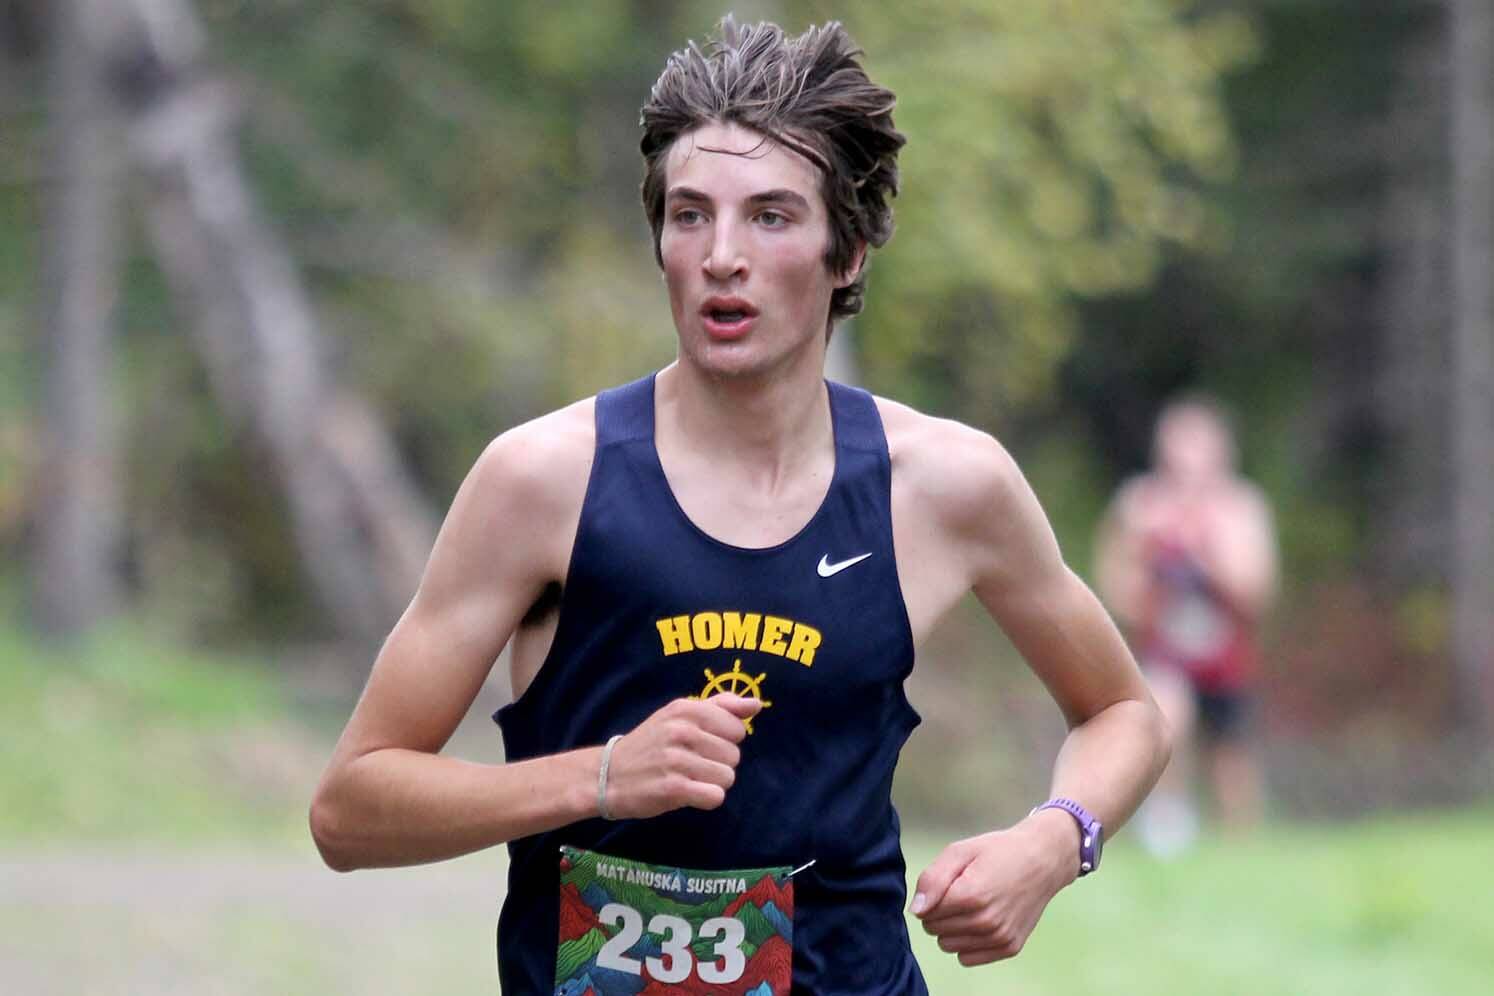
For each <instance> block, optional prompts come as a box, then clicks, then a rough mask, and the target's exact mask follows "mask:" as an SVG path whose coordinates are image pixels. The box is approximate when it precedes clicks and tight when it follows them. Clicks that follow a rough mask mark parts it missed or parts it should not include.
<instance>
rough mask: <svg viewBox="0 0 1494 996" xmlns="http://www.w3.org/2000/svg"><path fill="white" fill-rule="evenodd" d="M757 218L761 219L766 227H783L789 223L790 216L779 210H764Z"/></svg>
mask: <svg viewBox="0 0 1494 996" xmlns="http://www.w3.org/2000/svg"><path fill="white" fill-rule="evenodd" d="M757 220H758V221H760V222H761V223H762V224H763V226H764V227H765V228H782V227H783V226H784V225H787V224H788V217H787V216H786V215H782V214H779V213H778V212H777V211H764V212H762V213H761V214H759V215H758V216H757Z"/></svg>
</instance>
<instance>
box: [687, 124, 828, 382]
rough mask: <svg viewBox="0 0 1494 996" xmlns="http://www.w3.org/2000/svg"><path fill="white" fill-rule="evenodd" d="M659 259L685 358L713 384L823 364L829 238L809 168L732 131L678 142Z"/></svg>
mask: <svg viewBox="0 0 1494 996" xmlns="http://www.w3.org/2000/svg"><path fill="white" fill-rule="evenodd" d="M665 176H666V177H667V184H666V188H665V200H664V226H663V230H662V232H661V235H660V241H659V250H660V255H661V256H662V257H663V260H664V281H665V284H666V285H667V286H668V288H669V306H670V310H671V311H672V313H673V315H674V325H675V329H676V330H677V331H678V333H679V337H680V359H681V360H682V361H683V362H688V363H692V364H694V365H696V366H698V367H699V368H701V369H703V370H705V371H707V372H709V373H712V374H716V375H718V376H751V375H759V376H760V375H762V374H765V373H771V372H773V371H774V370H777V369H780V368H782V367H783V366H784V365H786V364H788V363H791V362H793V361H794V360H795V359H802V361H803V362H818V363H823V353H824V346H825V325H826V321H827V318H828V315H829V312H830V295H831V292H832V291H834V290H835V288H836V287H839V286H844V285H845V284H846V283H849V280H845V279H837V278H835V277H834V276H832V274H831V273H830V272H829V269H828V268H827V267H826V265H825V251H826V248H827V247H828V245H829V240H830V228H829V221H828V218H827V216H826V212H825V205H824V202H823V200H822V199H821V196H820V173H819V168H818V167H816V166H815V165H814V164H813V163H811V162H810V161H809V160H807V159H805V158H804V157H803V156H800V155H799V154H798V153H797V152H794V151H792V150H790V149H786V148H784V147H783V146H781V145H778V144H777V143H775V142H773V141H771V140H769V139H765V138H763V136H762V135H760V134H758V133H757V132H755V131H751V130H750V129H747V128H743V127H740V126H738V125H722V124H707V125H703V126H702V127H700V128H697V129H696V130H695V131H692V132H689V133H687V134H685V135H682V136H680V138H679V139H678V140H677V141H676V142H675V143H674V147H673V148H671V149H670V150H669V156H668V159H667V160H666V161H665Z"/></svg>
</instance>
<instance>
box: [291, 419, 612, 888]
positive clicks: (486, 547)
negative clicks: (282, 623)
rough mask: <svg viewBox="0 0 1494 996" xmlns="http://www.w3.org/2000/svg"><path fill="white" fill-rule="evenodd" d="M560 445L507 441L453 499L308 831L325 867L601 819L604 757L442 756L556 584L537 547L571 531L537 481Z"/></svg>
mask: <svg viewBox="0 0 1494 996" xmlns="http://www.w3.org/2000/svg"><path fill="white" fill-rule="evenodd" d="M541 446H543V447H545V448H546V449H547V450H549V451H552V452H537V451H536V450H537V447H541ZM555 449H557V446H556V445H555V444H554V443H553V442H550V443H547V442H545V441H544V440H543V439H542V438H540V435H539V433H537V432H533V431H526V430H525V429H523V428H521V429H519V430H514V431H512V432H510V433H506V434H505V435H504V436H501V437H499V438H498V439H497V440H495V441H494V442H493V443H492V444H490V445H489V447H488V448H487V450H485V451H484V453H483V454H482V456H481V457H480V458H479V459H478V461H477V463H476V464H475V465H474V467H473V469H472V471H471V473H469V475H468V476H467V479H466V480H465V481H464V482H463V483H462V486H461V488H460V489H459V490H458V492H457V495H456V498H455V499H454V500H453V502H452V506H451V510H450V512H449V513H448V515H447V518H446V521H445V523H443V525H442V527H441V531H440V533H439V535H438V537H437V539H436V544H435V547H434V549H433V551H432V553H431V556H430V560H429V562H428V563H427V565H426V570H425V574H424V576H423V577H422V579H421V583H420V588H419V590H418V591H417V592H416V594H415V597H414V598H413V600H412V601H411V602H410V605H409V607H408V608H407V609H406V610H405V613H404V615H403V616H402V617H401V618H400V620H399V622H398V623H397V624H396V625H395V627H394V629H393V631H392V632H391V633H390V635H389V637H388V639H387V640H386V641H385V643H384V646H383V648H382V650H381V651H380V653H379V655H378V658H377V660H376V661H375V663H374V666H373V670H372V673H371V674H370V676H369V679H368V683H367V686H366V687H365V689H364V692H363V695H362V697H361V698H360V700H359V702H358V704H357V706H356V708H355V709H354V711H353V715H352V718H351V719H350V720H349V721H348V725H347V728H346V729H345V730H344V731H343V734H342V737H341V739H340V740H339V741H338V744H337V747H336V749H335V751H334V753H333V756H332V759H331V761H330V763H329V764H328V766H327V769H326V772H325V773H324V774H323V776H322V780H321V783H320V784H319V785H318V787H317V790H316V795H315V797H314V800H313V803H312V807H311V827H312V834H313V837H314V838H315V840H316V843H317V846H318V848H319V849H320V850H321V852H322V855H323V857H324V859H325V860H326V862H327V863H328V864H329V865H330V866H332V867H333V868H337V869H339V870H347V869H351V868H357V867H368V866H388V865H404V864H416V863H420V862H426V861H436V860H440V859H443V858H449V857H454V856H456V855H459V854H464V853H467V852H470V851H475V850H479V849H481V848H484V847H488V846H491V845H493V844H497V843H501V842H503V841H506V840H510V839H512V838H514V837H518V836H522V835H524V834H528V833H534V832H537V831H540V830H544V829H548V828H552V827H555V826H561V825H564V824H566V823H569V822H572V821H574V820H577V819H582V818H585V817H587V816H590V815H595V808H596V774H597V769H598V766H599V763H600V750H599V749H598V748H591V749H587V750H579V751H573V752H570V753H567V754H561V755H557V756H553V757H545V758H539V759H535V760H530V761H523V762H518V763H514V764H503V765H490V764H476V763H471V762H468V761H463V760H459V759H456V758H450V757H442V756H440V755H439V754H438V752H439V751H440V750H441V748H442V747H443V746H444V745H445V744H446V741H447V740H448V738H449V737H450V736H451V734H452V731H454V730H455V729H456V726H457V724H458V723H459V722H460V721H461V719H462V717H463V716H464V715H465V714H466V712H467V710H468V708H469V707H470V706H471V704H472V702H473V700H474V698H475V697H476V695H477V692H478V690H479V689H480V687H481V686H482V683H483V680H484V679H485V678H486V676H487V674H488V672H489V671H490V670H491V668H492V665H493V662H494V661H495V660H496V659H497V658H498V655H499V654H500V653H501V652H502V650H503V647H504V645H505V644H506V643H507V642H508V639H509V637H510V636H511V635H512V633H513V631H514V629H515V627H516V626H517V625H518V623H519V620H520V618H521V617H522V615H523V613H524V612H525V610H526V609H527V608H528V607H529V606H530V605H531V604H532V603H533V602H534V600H535V599H536V598H537V597H538V596H539V594H540V592H541V591H542V590H543V588H544V586H545V584H546V583H548V582H549V581H550V580H552V579H554V576H555V575H554V569H553V564H554V562H555V556H554V554H552V553H550V552H548V551H547V550H546V548H545V543H546V542H551V543H553V541H554V540H553V537H554V535H555V533H556V531H565V530H567V523H566V522H564V521H563V520H564V519H565V517H566V513H567V510H566V509H565V508H563V507H562V506H563V504H564V502H563V495H560V494H557V488H558V487H559V485H558V484H557V483H556V482H557V477H554V476H552V477H549V478H547V477H546V476H545V475H544V470H545V469H547V463H548V465H549V468H552V469H553V467H554V465H555V461H556V459H557V458H558V457H560V458H563V456H564V454H557V453H555V452H553V451H554V450H555ZM574 462H575V461H574V458H573V459H572V463H574ZM570 473H571V474H572V476H573V475H574V471H571V472H570ZM581 473H582V475H583V478H582V480H583V485H582V486H583V487H584V473H585V472H584V470H583V471H582V472H581ZM565 476H566V474H564V473H562V474H561V475H559V477H560V478H564V477H565ZM578 507H579V503H578ZM574 514H575V512H574V510H571V515H572V516H574ZM568 528H569V531H566V532H565V535H566V537H567V538H569V537H570V536H571V535H574V531H575V521H574V518H572V521H570V522H569V524H568Z"/></svg>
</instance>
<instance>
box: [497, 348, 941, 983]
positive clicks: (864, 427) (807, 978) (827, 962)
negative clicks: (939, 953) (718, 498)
mask: <svg viewBox="0 0 1494 996" xmlns="http://www.w3.org/2000/svg"><path fill="white" fill-rule="evenodd" d="M829 392H830V410H831V415H832V419H833V425H834V434H835V473H834V477H833V479H832V481H831V483H830V488H829V491H828V493H827V494H826V496H825V499H824V502H823V503H822V505H821V506H820V508H819V510H818V511H817V512H816V513H815V515H814V517H813V518H812V519H811V520H810V522H809V524H808V525H806V526H805V527H804V528H803V529H802V530H800V532H799V533H798V535H796V536H794V537H793V538H792V539H789V540H787V541H785V542H783V543H781V544H779V545H777V546H774V547H768V548H763V549H745V548H741V547H735V546H730V545H728V544H726V543H722V542H720V541H718V540H716V539H714V538H712V537H711V536H709V535H707V534H706V533H704V532H702V531H701V530H700V529H699V528H697V527H696V526H695V525H694V524H693V523H692V522H691V521H690V520H689V519H688V518H687V517H686V516H685V513H684V511H683V510H682V509H681V508H680V506H679V504H678V503H677V502H676V501H675V498H674V494H673V492H671V491H670V489H669V484H668V482H667V481H666V480H665V477H664V471H663V468H662V466H661V465H660V463H659V456H658V452H657V450H656V449H655V448H654V378H653V377H652V376H649V377H646V378H644V379H643V380H640V381H636V382H634V383H632V384H628V385H625V386H623V387H619V388H615V389H613V390H610V391H604V392H602V393H601V394H600V395H598V396H597V400H596V432H597V441H596V455H595V458H594V460H593V464H592V470H591V479H590V481H589V483H588V484H587V490H586V498H585V502H584V504H583V505H582V509H581V520H580V526H579V529H578V531H577V535H576V543H575V548H574V549H573V551H572V553H571V562H570V568H569V572H568V574H567V577H566V584H565V590H564V592H563V594H562V598H561V604H560V610H559V611H560V618H559V621H558V624H557V630H556V633H555V639H554V643H553V645H552V647H551V650H550V652H549V655H548V656H547V657H546V659H545V662H544V665H543V666H542V667H541V668H540V671H539V673H538V675H537V676H536V677H535V679H534V681H533V683H532V684H531V685H530V686H529V688H528V689H526V690H525V692H524V694H523V695H522V696H521V697H520V698H519V699H518V701H516V702H514V703H513V704H511V705H508V706H505V707H504V708H502V709H500V710H499V711H498V712H497V713H496V714H495V716H494V718H495V719H496V720H497V721H498V724H499V726H500V727H501V728H502V731H503V740H504V745H505V749H506V756H507V757H508V759H509V760H511V761H518V760H523V759H525V758H530V757H536V756H541V755H545V754H553V753H557V752H560V751H565V750H570V749H573V748H578V747H588V746H596V745H599V744H602V743H604V742H605V741H606V740H607V738H608V737H610V736H611V735H612V734H614V733H626V732H627V731H629V730H631V729H633V727H635V726H637V725H638V724H639V723H641V722H642V721H643V720H644V719H646V718H647V717H648V716H649V715H650V714H651V713H653V712H654V711H655V710H656V709H658V708H659V707H660V706H662V705H664V704H665V703H667V702H669V701H671V700H673V699H676V698H680V697H682V696H691V695H694V696H699V695H701V694H702V693H704V692H706V691H708V690H709V686H710V685H711V678H712V676H716V677H717V678H718V679H719V677H720V676H721V675H723V674H728V673H731V672H733V671H740V673H741V675H743V676H745V678H747V679H751V681H752V682H753V683H754V686H755V689H756V692H757V695H758V697H760V698H762V699H764V700H765V701H767V702H770V703H772V704H771V705H769V706H767V707H765V708H764V709H763V710H762V711H761V712H760V713H759V714H758V715H757V716H756V717H754V718H753V720H752V732H751V733H750V734H749V735H748V736H747V737H746V738H745V739H744V741H743V742H742V759H741V763H740V765H739V766H738V768H737V777H736V782H735V784H734V785H733V786H732V787H731V788H730V789H729V790H728V791H727V794H726V802H725V804H724V805H723V806H722V807H721V808H719V809H717V810H714V811H711V812H705V811H702V810H696V809H682V810H676V811H674V812H671V813H666V814H664V815H662V816H657V817H654V818H652V819H648V820H636V821H629V820H623V821H619V822H605V821H602V820H586V821H583V822H580V823H574V824H571V825H569V826H566V827H562V828H560V829H559V830H555V831H553V832H549V833H542V834H537V835H535V836H532V837H525V838H522V839H519V840H515V841H513V842H511V843H510V844H509V856H510V867H509V888H508V899H507V901H506V902H505V903H504V906H503V912H502V915H501V916H500V918H499V925H498V965H499V979H500V982H501V984H502V988H503V992H504V993H505V994H507V996H536V994H546V993H550V992H551V991H552V990H553V988H554V983H555V953H556V947H557V918H558V916H559V910H558V898H557V895H558V868H557V861H558V858H559V853H558V848H559V846H560V845H561V844H570V845H575V846H578V847H584V848H588V849H592V850H596V851H601V852H604V853H606V854H610V855H613V856H617V857H624V858H632V859H636V860H639V861H647V862H651V863H655V864H660V865H670V866H680V867H689V868H701V869H726V868H752V867H768V866H793V867H798V866H800V865H802V864H804V863H805V862H808V861H811V860H813V861H814V862H815V864H814V865H813V866H812V867H810V868H809V869H808V870H806V871H804V872H801V873H800V874H799V875H797V876H796V877H795V879H794V882H795V893H796V895H795V906H796V913H795V916H794V928H793V992H794V993H795V994H803V996H810V994H813V996H839V994H844V996H852V994H855V996H918V994H925V993H926V992H927V990H926V988H925V985H924V981H923V977H922V975H921V974H920V973H919V969H918V965H917V963H916V962H915V961H914V960H913V955H912V953H911V950H910V948H909V944H908V934H907V927H906V925H905V922H904V919H903V908H904V905H905V898H906V889H905V872H904V864H903V856H902V850H901V847H900V846H899V840H898V818H897V813H896V811H895V810H894V809H893V806H892V800H891V787H892V772H893V768H894V766H895V765H896V763H897V758H898V753H899V752H900V751H901V749H902V746H903V743H904V742H905V741H906V740H907V738H908V734H909V733H911V732H912V730H913V728H914V727H915V726H916V725H917V724H918V721H919V720H918V715H917V713H916V712H914V710H913V708H912V706H911V705H909V703H908V700H907V698H906V696H905V695H904V693H903V681H904V679H905V678H907V676H908V674H909V673H910V672H911V670H912V667H913V638H912V632H911V629H910V627H909V624H908V615H907V610H906V608H905V607H904V605H903V598H902V591H901V589H900V587H899V585H898V578H897V564H896V562H895V560H894V555H893V547H892V513H891V469H890V462H889V459H888V454H887V439H886V435H885V434H884V432H883V430H882V422H881V418H880V416H879V415H878V413H877V409H876V406H875V403H874V402H873V400H872V398H871V396H870V395H869V394H867V393H866V392H864V391H860V390H856V389H853V388H848V387H844V386H842V385H840V384H835V383H831V384H830V385H829ZM863 555H869V556H865V559H862V560H858V561H857V562H855V563H852V564H850V565H849V566H844V567H841V569H840V570H838V571H830V572H822V571H821V570H820V569H819V566H820V565H821V564H822V563H826V562H828V567H830V568H832V569H833V568H834V567H836V566H837V565H840V564H843V563H844V562H846V561H850V560H852V559H853V558H859V557H863ZM821 573H830V576H829V577H822V576H821ZM707 672H710V674H709V675H708V674H707ZM732 681H733V682H734V683H737V687H738V688H744V687H745V685H744V684H741V682H742V681H743V679H742V678H735V679H732ZM718 687H719V686H718Z"/></svg>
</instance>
